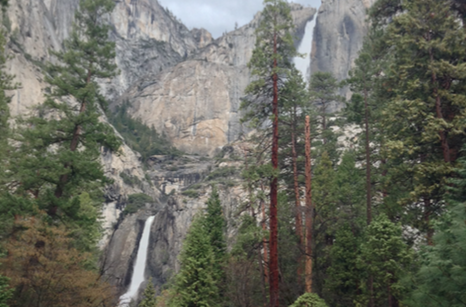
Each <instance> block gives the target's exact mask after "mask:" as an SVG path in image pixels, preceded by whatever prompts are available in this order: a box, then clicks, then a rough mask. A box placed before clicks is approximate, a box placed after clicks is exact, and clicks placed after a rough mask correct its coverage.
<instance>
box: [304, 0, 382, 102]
mask: <svg viewBox="0 0 466 307" xmlns="http://www.w3.org/2000/svg"><path fill="white" fill-rule="evenodd" d="M374 2H375V0H344V1H343V0H322V5H321V7H320V8H319V12H318V14H317V21H316V27H315V30H314V41H313V46H312V51H311V58H312V62H311V63H312V64H311V73H312V72H316V71H323V72H330V73H332V74H333V76H334V77H335V78H337V79H338V80H339V81H341V80H344V79H346V78H347V77H348V72H349V70H350V69H351V67H352V65H353V63H354V60H355V59H356V58H357V56H358V52H359V50H360V49H361V47H362V43H363V38H364V35H365V34H366V32H367V24H366V22H365V20H366V10H367V9H368V8H369V7H370V6H371V5H372V4H373V3H374ZM347 93H349V92H348V90H347V89H344V90H343V91H342V94H343V95H344V96H346V94H347ZM339 107H341V106H337V108H339Z"/></svg>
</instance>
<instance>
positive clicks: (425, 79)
mask: <svg viewBox="0 0 466 307" xmlns="http://www.w3.org/2000/svg"><path fill="white" fill-rule="evenodd" d="M403 9H404V12H403V13H402V14H399V15H396V16H394V17H393V21H392V22H391V23H390V24H389V25H388V27H387V34H386V36H385V39H386V40H387V42H388V44H389V45H390V46H391V47H390V49H391V50H390V53H392V54H394V55H396V56H393V58H392V60H391V62H390V67H389V69H387V70H386V71H385V77H384V78H383V82H384V85H385V86H384V90H385V91H384V93H385V97H386V100H387V104H386V108H385V109H384V110H383V117H382V127H383V133H384V134H385V136H386V137H387V138H388V141H387V142H386V147H387V149H388V158H389V159H392V161H394V162H396V163H394V164H393V165H392V167H391V168H392V170H391V171H392V172H393V174H394V176H393V177H392V180H393V181H395V180H396V183H395V184H398V185H402V184H410V186H409V190H408V192H409V194H407V195H406V196H405V197H404V199H402V200H401V201H402V203H403V204H405V205H406V204H412V203H423V204H424V212H422V211H421V210H416V208H414V209H412V210H411V213H412V215H413V217H414V219H417V221H415V220H414V219H413V218H412V219H411V222H412V223H413V224H414V225H415V226H416V227H417V228H420V229H421V230H422V231H424V232H428V233H429V236H430V235H431V227H430V225H429V216H432V215H436V214H438V213H439V212H440V211H441V210H442V207H443V203H444V199H443V196H444V194H445V192H446V189H445V187H446V180H447V178H449V177H451V176H452V174H453V172H454V168H455V164H456V162H457V159H458V158H459V157H461V156H462V155H463V153H461V152H460V149H461V148H462V146H463V144H464V143H465V140H466V139H465V135H464V133H463V131H464V129H465V128H466V120H465V119H466V112H465V110H466V86H465V84H466V82H465V81H466V71H465V70H464V66H465V65H466V64H465V59H466V50H465V48H464V41H465V39H466V31H465V29H464V27H463V22H462V20H461V19H460V18H459V16H458V14H457V13H456V12H454V11H452V10H451V1H444V0H441V1H438V0H410V1H406V3H405V2H403ZM401 182H403V183H401ZM399 183H401V184H399ZM413 220H414V221H413Z"/></svg>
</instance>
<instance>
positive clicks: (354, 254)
mask: <svg viewBox="0 0 466 307" xmlns="http://www.w3.org/2000/svg"><path fill="white" fill-rule="evenodd" d="M360 244H361V234H360V231H358V230H356V229H354V228H351V227H349V226H348V225H345V226H343V227H341V228H340V229H339V230H338V231H337V232H336V234H335V243H334V244H333V246H332V249H331V251H330V261H331V266H330V267H329V268H328V270H327V274H328V279H327V281H326V285H325V288H326V289H325V290H326V291H325V297H326V298H327V300H328V301H329V302H332V306H348V307H349V306H354V302H355V301H356V298H357V296H358V292H359V287H360V282H361V278H362V270H361V269H360V268H358V266H357V258H358V256H359V254H360Z"/></svg>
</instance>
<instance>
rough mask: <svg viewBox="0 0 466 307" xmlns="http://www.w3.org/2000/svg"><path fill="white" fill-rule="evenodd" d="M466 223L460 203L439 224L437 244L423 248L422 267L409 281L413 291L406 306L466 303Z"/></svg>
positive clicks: (420, 255)
mask: <svg viewBox="0 0 466 307" xmlns="http://www.w3.org/2000/svg"><path fill="white" fill-rule="evenodd" d="M465 221H466V210H465V204H464V203H458V204H456V205H455V206H453V207H452V208H451V210H449V211H448V212H447V213H445V214H444V216H443V217H442V218H441V220H440V221H439V222H438V223H437V225H436V227H435V229H436V234H435V236H434V245H433V246H425V247H423V248H422V249H421V251H420V253H419V258H420V259H419V261H420V263H419V265H420V268H419V270H418V271H417V273H415V274H414V276H411V278H409V279H408V280H407V281H406V283H408V284H410V285H411V287H412V288H413V289H412V292H411V296H410V297H409V298H408V299H407V300H406V305H407V306H426V307H428V306H439V307H440V306H442V307H443V306H445V307H446V306H449V307H450V306H451V307H459V306H464V305H465V304H466V292H465V291H464V289H466V258H465V257H464V255H465V254H466V224H465ZM413 281H414V285H413Z"/></svg>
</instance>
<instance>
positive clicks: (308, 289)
mask: <svg viewBox="0 0 466 307" xmlns="http://www.w3.org/2000/svg"><path fill="white" fill-rule="evenodd" d="M305 138H306V165H305V171H306V267H305V276H306V280H305V283H306V292H309V293H311V292H312V231H313V226H312V222H313V221H312V220H313V218H314V216H313V215H314V207H313V204H312V173H311V124H310V119H309V116H306V126H305Z"/></svg>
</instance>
